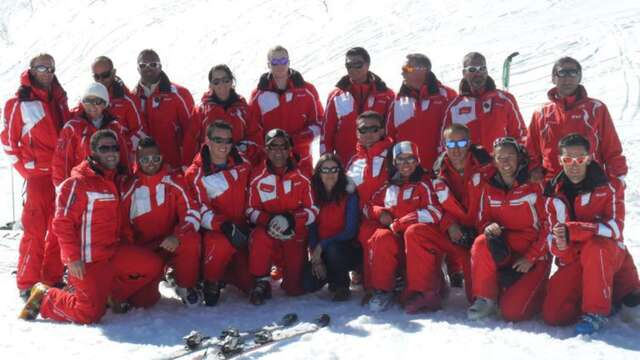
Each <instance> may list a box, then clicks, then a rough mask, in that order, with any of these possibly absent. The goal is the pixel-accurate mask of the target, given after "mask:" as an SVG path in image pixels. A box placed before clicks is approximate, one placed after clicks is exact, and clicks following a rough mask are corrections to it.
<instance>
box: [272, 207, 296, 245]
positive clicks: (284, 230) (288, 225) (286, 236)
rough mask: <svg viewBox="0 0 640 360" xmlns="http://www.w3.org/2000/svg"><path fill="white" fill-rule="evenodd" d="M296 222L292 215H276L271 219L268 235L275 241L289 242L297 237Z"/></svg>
mask: <svg viewBox="0 0 640 360" xmlns="http://www.w3.org/2000/svg"><path fill="white" fill-rule="evenodd" d="M295 226H296V222H295V219H294V217H293V216H292V215H291V214H287V213H284V214H276V215H273V216H272V217H271V219H269V223H268V224H267V233H268V234H269V235H270V236H271V237H272V238H274V239H278V240H280V241H287V240H290V239H293V237H294V236H295V234H296V232H295Z"/></svg>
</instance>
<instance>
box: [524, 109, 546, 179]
mask: <svg viewBox="0 0 640 360" xmlns="http://www.w3.org/2000/svg"><path fill="white" fill-rule="evenodd" d="M541 121H542V112H541V111H536V112H534V113H533V116H532V117H531V122H530V123H529V129H528V131H527V140H526V141H525V146H526V148H527V153H529V169H530V170H533V169H537V168H541V167H542V149H541V148H540V147H541V142H540V122H541Z"/></svg>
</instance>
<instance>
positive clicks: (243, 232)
mask: <svg viewBox="0 0 640 360" xmlns="http://www.w3.org/2000/svg"><path fill="white" fill-rule="evenodd" d="M220 230H221V231H222V233H223V234H224V236H226V237H227V239H228V240H229V242H230V243H231V245H233V247H235V248H236V249H240V248H245V247H246V246H247V244H248V243H249V236H248V231H247V229H244V228H241V227H240V226H238V225H236V224H234V223H232V222H231V221H225V222H223V223H222V225H220Z"/></svg>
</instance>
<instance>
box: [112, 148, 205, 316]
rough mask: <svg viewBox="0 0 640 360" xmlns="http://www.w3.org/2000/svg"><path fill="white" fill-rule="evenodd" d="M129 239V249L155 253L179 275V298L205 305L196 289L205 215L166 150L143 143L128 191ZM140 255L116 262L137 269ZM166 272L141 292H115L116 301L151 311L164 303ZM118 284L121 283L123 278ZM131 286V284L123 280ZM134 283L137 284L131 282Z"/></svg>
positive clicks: (126, 226)
mask: <svg viewBox="0 0 640 360" xmlns="http://www.w3.org/2000/svg"><path fill="white" fill-rule="evenodd" d="M122 194H123V195H122V207H121V208H122V214H121V215H122V217H123V222H124V229H126V231H124V234H126V235H125V236H124V237H125V238H126V239H125V240H127V241H128V242H129V243H130V244H131V245H132V246H130V247H126V248H128V249H129V250H128V251H133V249H137V250H136V251H138V252H144V251H143V250H146V252H152V253H154V254H155V255H156V257H158V258H160V259H161V262H162V264H163V266H162V267H163V268H164V265H165V264H166V265H167V266H169V267H170V268H172V269H173V270H174V271H172V272H171V274H172V276H173V280H175V283H176V289H175V290H176V294H177V295H178V296H179V297H180V299H181V300H182V302H183V303H185V304H186V305H188V306H195V305H198V304H199V303H200V301H201V298H200V295H199V293H198V291H197V290H196V283H197V281H198V272H199V270H200V269H199V266H198V263H199V260H200V234H199V233H198V230H199V228H200V212H199V209H198V208H197V203H196V201H195V199H193V197H192V196H191V194H190V192H189V191H188V190H187V187H186V184H185V182H184V179H183V178H182V176H180V175H176V174H169V172H168V166H166V165H165V164H164V161H163V157H162V155H161V153H160V148H159V147H158V145H157V144H156V142H155V141H154V140H153V139H152V138H150V137H147V138H143V139H142V140H140V142H139V143H138V146H137V149H136V169H135V172H134V175H133V177H131V178H130V179H129V180H128V181H127V183H126V184H125V185H124V186H123V189H122ZM137 261H140V259H139V258H138V257H137V256H131V257H127V258H124V257H120V256H118V257H116V268H117V269H119V268H124V269H127V268H131V267H133V266H134V264H131V262H137ZM162 273H163V272H162V271H159V272H158V273H157V276H156V277H155V279H153V281H151V282H150V283H149V284H148V286H147V287H145V288H144V289H141V290H140V291H138V292H137V293H135V294H134V293H130V291H125V292H124V293H116V292H114V299H115V300H119V301H123V300H125V299H129V300H128V301H130V302H131V305H134V306H150V305H152V304H154V303H155V302H157V301H158V300H159V299H160V292H159V290H158V283H159V281H160V279H161V276H162ZM116 281H119V279H117V280H116ZM123 281H126V280H123ZM129 281H131V280H129Z"/></svg>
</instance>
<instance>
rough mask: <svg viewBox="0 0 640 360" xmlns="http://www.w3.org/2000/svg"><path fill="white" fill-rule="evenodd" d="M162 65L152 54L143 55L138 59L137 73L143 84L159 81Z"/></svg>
mask: <svg viewBox="0 0 640 360" xmlns="http://www.w3.org/2000/svg"><path fill="white" fill-rule="evenodd" d="M161 71H162V64H160V58H158V56H156V55H154V54H148V53H145V54H143V55H142V56H140V57H139V58H138V73H140V79H141V80H142V82H143V83H147V84H152V83H156V82H158V80H160V72H161Z"/></svg>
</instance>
